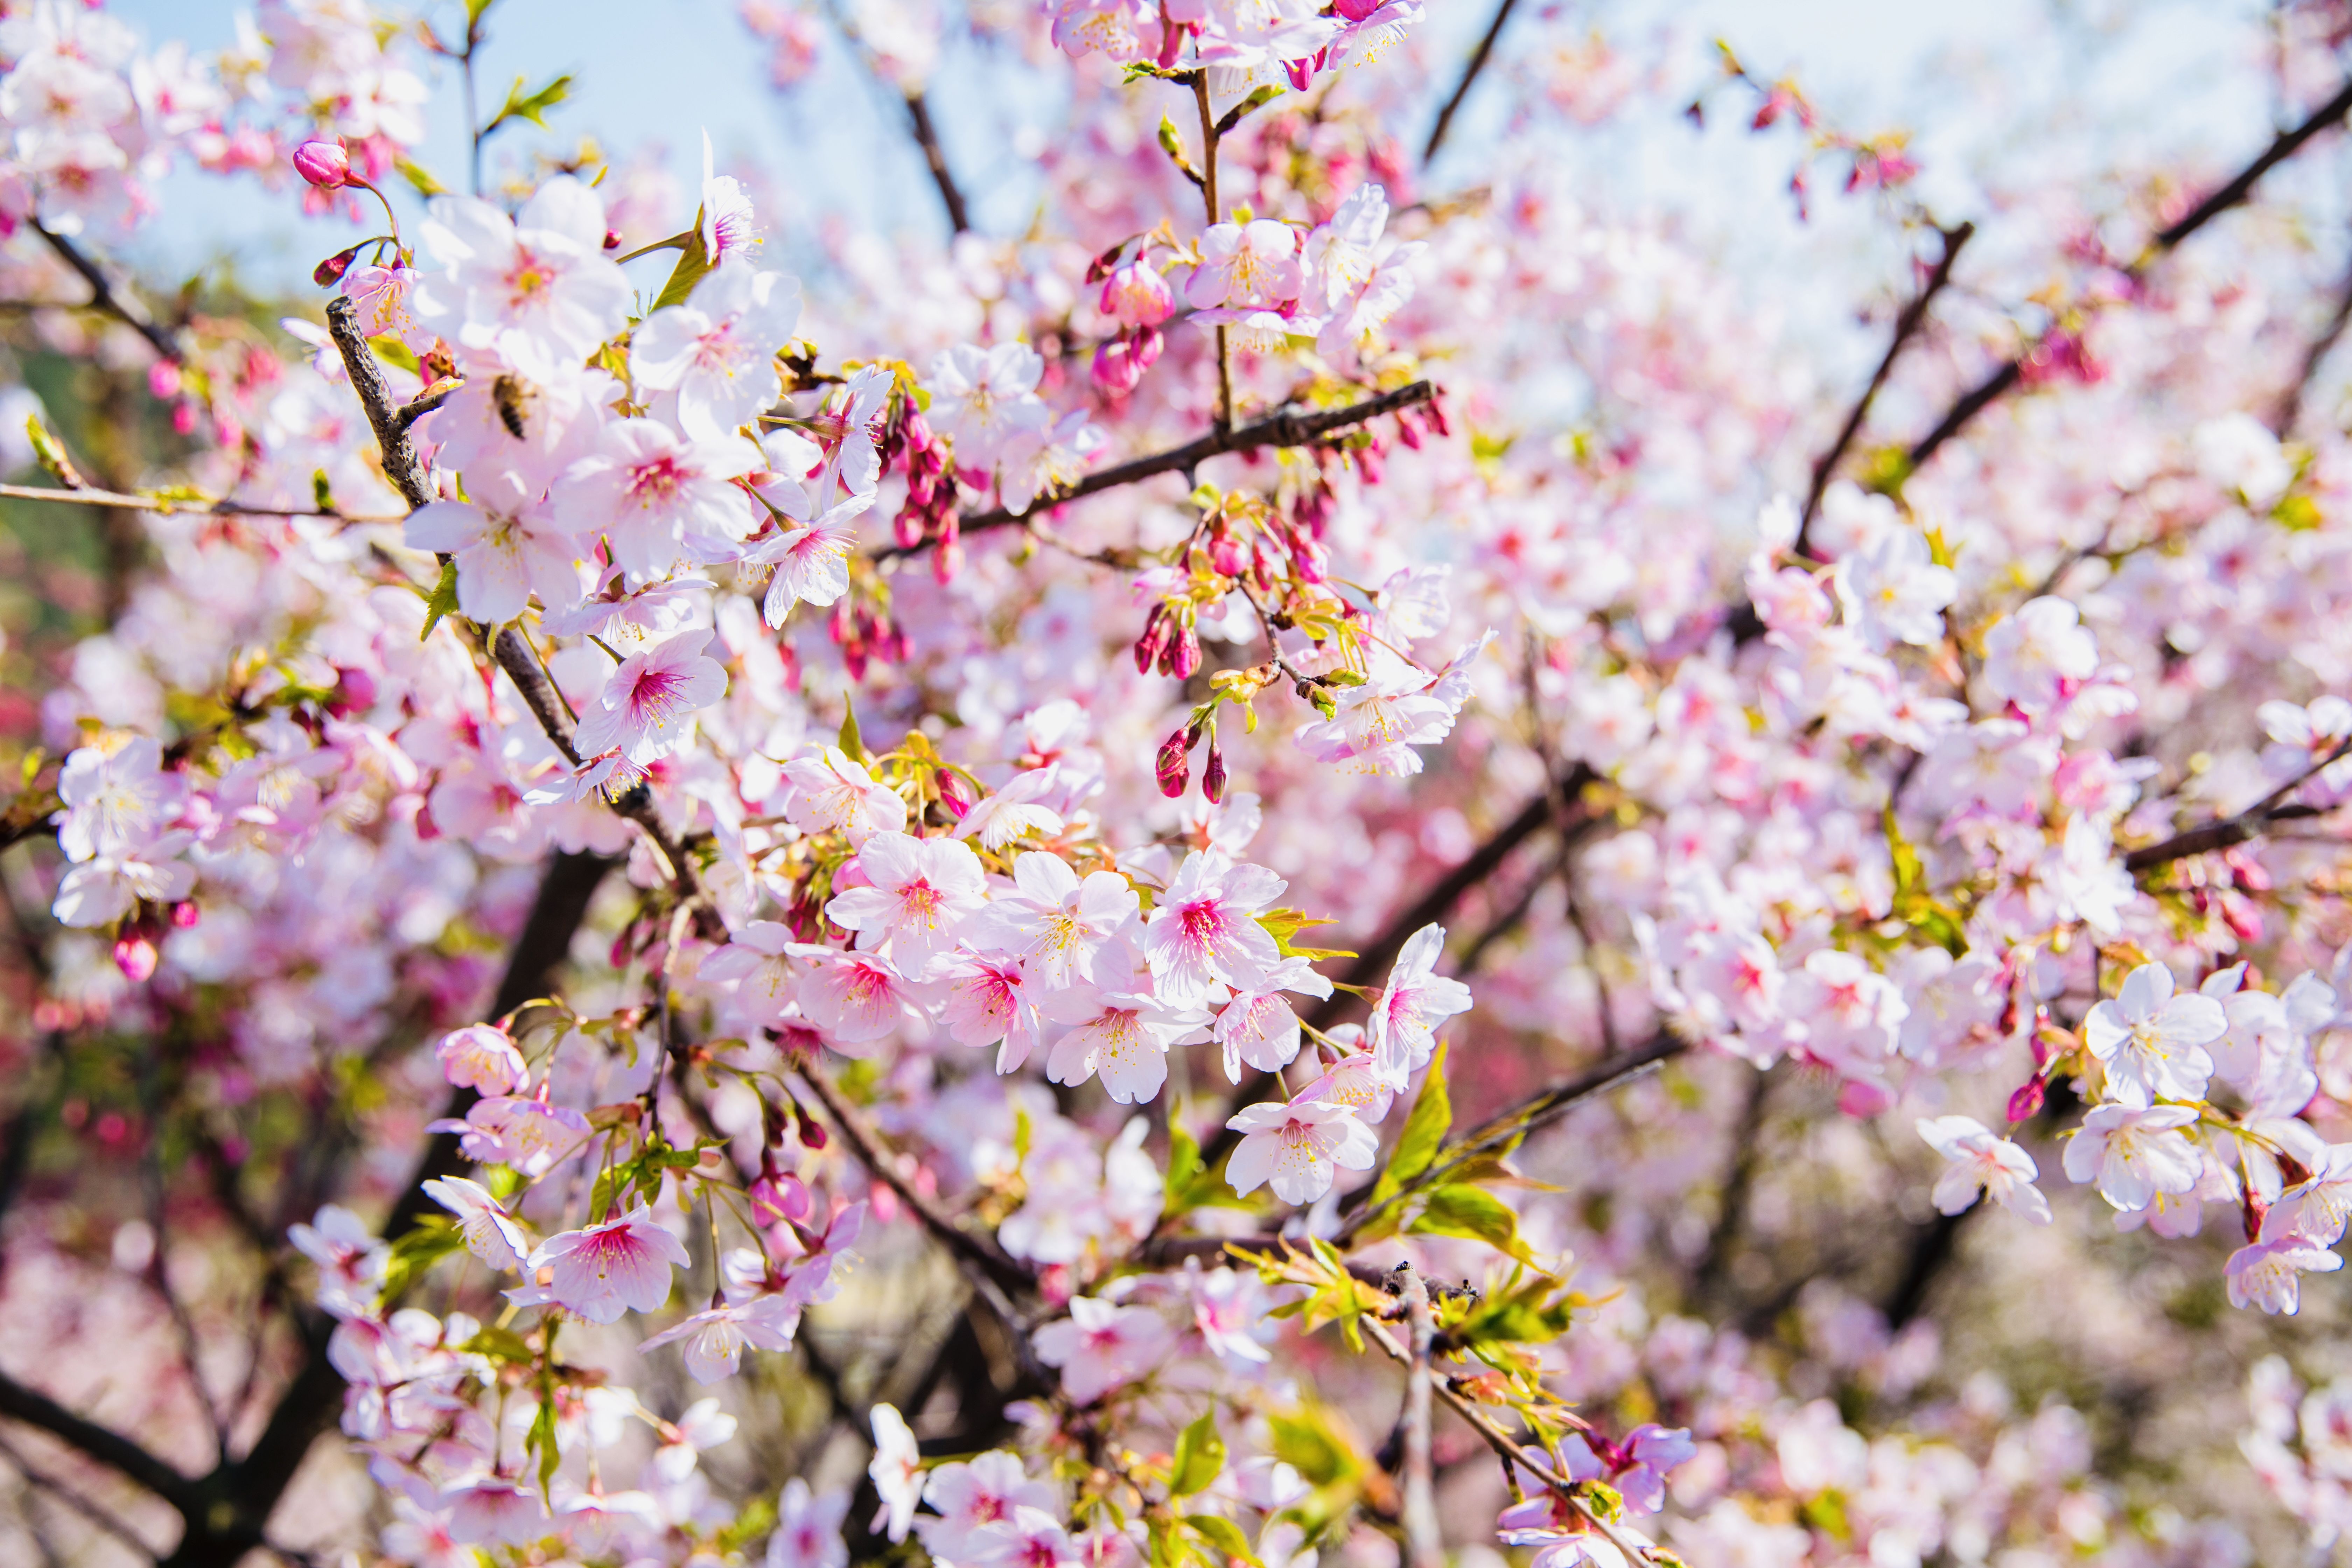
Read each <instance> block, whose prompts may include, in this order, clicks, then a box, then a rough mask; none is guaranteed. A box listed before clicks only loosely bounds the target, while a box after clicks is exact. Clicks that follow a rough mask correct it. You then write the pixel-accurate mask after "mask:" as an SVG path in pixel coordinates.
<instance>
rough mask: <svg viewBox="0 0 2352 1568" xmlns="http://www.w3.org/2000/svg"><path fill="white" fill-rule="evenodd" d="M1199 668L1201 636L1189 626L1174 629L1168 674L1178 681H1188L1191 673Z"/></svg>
mask: <svg viewBox="0 0 2352 1568" xmlns="http://www.w3.org/2000/svg"><path fill="white" fill-rule="evenodd" d="M1198 668H1201V634H1200V633H1198V632H1196V631H1194V630H1193V629H1192V627H1190V626H1179V627H1178V628H1177V629H1176V646H1175V647H1173V648H1172V649H1171V650H1170V652H1169V658H1168V673H1169V674H1171V675H1172V676H1174V677H1175V678H1176V679H1179V680H1190V679H1192V672H1193V671H1194V670H1196V669H1198Z"/></svg>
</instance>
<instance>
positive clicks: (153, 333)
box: [33, 223, 187, 363]
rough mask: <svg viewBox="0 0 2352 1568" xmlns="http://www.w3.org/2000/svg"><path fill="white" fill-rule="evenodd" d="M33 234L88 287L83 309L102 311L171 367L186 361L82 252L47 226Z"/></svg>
mask: <svg viewBox="0 0 2352 1568" xmlns="http://www.w3.org/2000/svg"><path fill="white" fill-rule="evenodd" d="M33 232H35V233H36V234H37V235H39V236H40V237H42V238H43V239H46V240H47V241H48V242H49V248H50V249H51V250H54V251H56V252H57V253H58V256H59V257H60V258H63V260H64V261H65V264H66V265H67V266H68V267H70V268H73V269H74V270H75V271H76V272H79V273H80V274H81V277H82V281H83V282H85V283H87V284H89V305H88V306H87V307H86V309H89V310H103V311H105V312H106V313H107V314H108V315H110V316H112V317H113V318H114V319H115V320H116V321H121V323H122V324H123V325H125V326H127V327H129V328H130V329H131V331H135V332H137V333H138V334H139V335H140V336H141V337H142V338H145V339H146V340H147V343H148V346H149V347H151V348H152V349H153V350H154V351H155V352H156V353H159V354H161V355H162V356H163V358H165V359H167V360H171V361H173V363H178V362H179V361H181V360H183V359H185V358H186V357H187V353H186V351H185V350H184V349H183V348H182V347H181V346H180V341H179V337H178V335H177V334H176V333H174V332H173V331H171V330H170V329H168V328H166V327H164V326H163V325H162V324H161V323H160V322H158V321H156V320H155V318H154V316H153V315H152V313H151V312H150V311H149V310H148V309H147V307H146V306H144V305H142V304H141V303H140V302H139V301H138V300H134V299H132V298H131V296H130V295H129V294H128V293H126V292H124V291H123V290H122V289H121V288H119V287H118V286H117V285H116V284H115V281H114V279H111V278H110V277H108V276H107V275H106V269H105V268H102V267H100V265H99V264H98V263H97V261H96V260H94V259H92V258H90V257H89V255H87V254H85V253H84V252H83V250H82V248H81V247H79V246H78V245H76V244H75V243H74V242H73V241H72V240H70V239H68V238H67V237H65V236H64V235H62V234H59V233H58V232H57V231H56V230H55V229H53V228H50V227H48V226H47V225H44V224H39V223H36V224H35V225H33Z"/></svg>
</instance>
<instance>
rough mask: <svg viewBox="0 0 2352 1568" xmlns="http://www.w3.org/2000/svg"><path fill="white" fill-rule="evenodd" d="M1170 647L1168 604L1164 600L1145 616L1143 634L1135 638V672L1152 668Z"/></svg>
mask: <svg viewBox="0 0 2352 1568" xmlns="http://www.w3.org/2000/svg"><path fill="white" fill-rule="evenodd" d="M1167 647H1168V605H1167V604H1166V603H1165V602H1164V601H1163V602H1161V603H1160V604H1157V605H1152V606H1151V613H1150V615H1148V616H1144V617H1143V635H1142V636H1141V637H1138V638H1136V639H1135V673H1136V674H1138V675H1142V674H1144V673H1145V672H1147V671H1148V670H1150V668H1151V667H1152V665H1153V663H1154V662H1156V661H1157V660H1158V659H1159V658H1160V654H1161V653H1163V652H1165V651H1166V649H1167Z"/></svg>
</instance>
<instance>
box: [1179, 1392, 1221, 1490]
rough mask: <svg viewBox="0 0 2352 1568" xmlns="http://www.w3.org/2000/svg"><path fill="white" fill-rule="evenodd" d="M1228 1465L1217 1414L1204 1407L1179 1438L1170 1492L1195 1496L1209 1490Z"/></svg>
mask: <svg viewBox="0 0 2352 1568" xmlns="http://www.w3.org/2000/svg"><path fill="white" fill-rule="evenodd" d="M1223 1468H1225V1443H1224V1439H1223V1438H1222V1437H1220V1436H1217V1414H1216V1412H1215V1411H1213V1410H1204V1411H1202V1413H1201V1418H1200V1419H1199V1420H1197V1421H1195V1422H1193V1423H1192V1425H1191V1426H1187V1427H1185V1428H1184V1430H1183V1431H1182V1433H1181V1434H1180V1435H1179V1436H1177V1438H1176V1461H1175V1463H1174V1464H1173V1465H1171V1467H1170V1468H1169V1471H1168V1495H1169V1496H1171V1497H1191V1496H1192V1494H1193V1493H1195V1492H1202V1491H1206V1490H1208V1489H1209V1483H1210V1482H1211V1481H1213V1480H1215V1479H1217V1475H1218V1472H1220V1471H1222V1470H1223Z"/></svg>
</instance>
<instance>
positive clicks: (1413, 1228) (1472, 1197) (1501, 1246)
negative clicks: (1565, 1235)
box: [1404, 1186, 1543, 1268]
mask: <svg viewBox="0 0 2352 1568" xmlns="http://www.w3.org/2000/svg"><path fill="white" fill-rule="evenodd" d="M1404 1228H1405V1230H1406V1232H1407V1233H1408V1234H1410V1235H1413V1236H1461V1237H1469V1238H1470V1239H1471V1240H1473V1241H1483V1242H1485V1243H1486V1245H1487V1246H1489V1247H1493V1248H1495V1250H1496V1251H1497V1252H1503V1253H1507V1254H1509V1255H1510V1256H1511V1257H1513V1258H1517V1259H1518V1260H1519V1261H1520V1262H1522V1263H1525V1264H1527V1265H1528V1267H1530V1268H1542V1267H1543V1264H1542V1262H1541V1260H1540V1259H1538V1258H1537V1257H1536V1255H1535V1253H1534V1251H1533V1250H1532V1249H1531V1248H1530V1247H1528V1244H1527V1243H1526V1242H1523V1241H1521V1240H1520V1239H1519V1216H1518V1215H1516V1214H1513V1213H1512V1212H1511V1206H1510V1205H1508V1204H1507V1203H1505V1202H1504V1201H1503V1200H1502V1199H1500V1198H1498V1197H1496V1195H1495V1194H1492V1193H1490V1192H1486V1191H1485V1190H1483V1189H1481V1188H1478V1187H1461V1186H1445V1187H1440V1188H1438V1189H1437V1190H1436V1191H1435V1192H1433V1193H1432V1194H1429V1201H1428V1202H1427V1203H1426V1204H1425V1205H1423V1207H1422V1211H1421V1212H1420V1213H1419V1214H1417V1215H1414V1216H1413V1218H1412V1224H1410V1225H1408V1226H1405V1227H1404Z"/></svg>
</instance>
